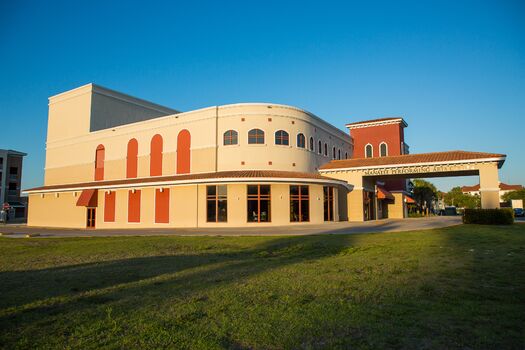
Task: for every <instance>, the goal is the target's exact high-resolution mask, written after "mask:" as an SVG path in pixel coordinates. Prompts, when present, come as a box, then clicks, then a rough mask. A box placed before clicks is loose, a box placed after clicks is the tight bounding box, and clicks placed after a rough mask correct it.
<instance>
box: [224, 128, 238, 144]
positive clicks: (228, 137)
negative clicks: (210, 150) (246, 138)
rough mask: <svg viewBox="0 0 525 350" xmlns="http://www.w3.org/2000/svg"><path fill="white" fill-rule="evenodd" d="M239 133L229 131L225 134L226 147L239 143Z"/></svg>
mask: <svg viewBox="0 0 525 350" xmlns="http://www.w3.org/2000/svg"><path fill="white" fill-rule="evenodd" d="M237 136H238V135H237V131H235V130H228V131H226V132H225V133H224V138H223V139H224V145H225V146H228V145H236V144H237V143H238V138H237Z"/></svg>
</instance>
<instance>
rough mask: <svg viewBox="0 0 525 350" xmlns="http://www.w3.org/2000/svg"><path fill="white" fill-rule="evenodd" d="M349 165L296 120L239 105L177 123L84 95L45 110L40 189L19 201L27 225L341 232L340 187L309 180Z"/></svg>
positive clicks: (152, 108) (292, 111)
mask: <svg viewBox="0 0 525 350" xmlns="http://www.w3.org/2000/svg"><path fill="white" fill-rule="evenodd" d="M351 155H352V143H351V138H350V136H349V135H348V134H346V133H344V132H343V131H341V130H339V129H337V128H335V127H334V126H332V125H330V124H329V123H327V122H325V121H323V120H322V119H320V118H319V117H317V116H315V115H313V114H311V113H309V112H306V111H304V110H301V109H299V108H295V107H290V106H284V105H277V104H268V103H243V104H232V105H225V106H214V107H209V108H203V109H199V110H195V111H190V112H184V113H181V112H178V111H176V110H172V109H168V108H165V107H162V106H159V105H155V104H152V103H150V102H147V101H144V100H140V99H137V98H134V97H131V96H128V95H125V94H121V93H118V92H116V91H112V90H109V89H105V88H102V87H100V86H96V85H93V84H89V85H86V86H83V87H80V88H77V89H74V90H71V91H68V92H65V93H62V94H59V95H57V96H53V97H51V98H50V99H49V121H48V135H47V143H46V166H45V183H44V186H43V187H42V188H39V189H32V190H29V191H28V193H29V195H30V201H31V210H30V213H29V218H28V223H29V225H33V226H59V227H96V228H125V227H157V226H169V227H196V226H243V225H247V224H255V223H257V224H267V225H283V224H287V223H301V222H304V223H312V222H314V223H320V222H323V221H325V220H329V221H334V220H340V219H342V218H344V217H345V212H346V211H345V209H344V208H343V207H344V205H343V204H341V203H339V200H338V194H339V191H344V189H345V188H346V183H345V182H344V181H340V180H335V179H331V178H328V177H323V176H321V175H319V174H318V172H317V170H318V169H319V167H320V166H322V165H323V164H325V163H328V162H329V161H330V160H333V159H346V158H349V157H351ZM46 208H53V210H52V211H51V210H49V209H46Z"/></svg>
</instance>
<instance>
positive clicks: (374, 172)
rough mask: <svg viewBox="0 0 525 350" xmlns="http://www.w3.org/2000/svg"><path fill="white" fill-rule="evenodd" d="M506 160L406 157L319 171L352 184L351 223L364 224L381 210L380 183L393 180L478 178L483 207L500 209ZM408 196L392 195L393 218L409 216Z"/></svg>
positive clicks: (347, 162) (468, 155) (337, 164)
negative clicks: (500, 180)
mask: <svg viewBox="0 0 525 350" xmlns="http://www.w3.org/2000/svg"><path fill="white" fill-rule="evenodd" d="M505 158H506V155H504V154H497V153H482V152H467V151H449V152H434V153H420V154H405V155H400V156H387V157H376V158H354V159H344V160H333V161H331V162H329V163H327V164H325V165H323V166H321V168H320V169H319V172H320V173H321V175H324V176H328V177H332V178H334V179H339V180H344V181H346V182H348V183H349V184H350V185H351V187H352V189H351V190H350V191H349V192H348V193H347V213H348V220H349V221H364V220H367V219H370V217H377V215H375V216H373V215H370V210H374V209H375V210H377V208H378V205H377V199H378V195H377V193H378V184H379V183H381V181H385V180H390V179H411V178H429V177H449V176H468V175H475V176H479V181H480V194H481V207H482V208H499V176H498V169H500V168H501V167H502V165H503V163H504V162H505ZM407 194H408V193H407V192H404V191H401V192H396V193H392V195H393V197H394V200H392V201H390V203H388V204H387V206H388V209H387V210H388V214H389V217H390V218H404V217H406V216H407V214H406V200H407V197H408V196H407ZM383 195H384V194H383ZM369 203H375V205H370V204H369ZM370 208H374V209H370Z"/></svg>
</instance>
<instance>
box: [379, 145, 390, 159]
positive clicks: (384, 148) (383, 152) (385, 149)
mask: <svg viewBox="0 0 525 350" xmlns="http://www.w3.org/2000/svg"><path fill="white" fill-rule="evenodd" d="M379 156H380V157H386V156H388V145H387V144H386V143H385V142H381V144H380V145H379Z"/></svg>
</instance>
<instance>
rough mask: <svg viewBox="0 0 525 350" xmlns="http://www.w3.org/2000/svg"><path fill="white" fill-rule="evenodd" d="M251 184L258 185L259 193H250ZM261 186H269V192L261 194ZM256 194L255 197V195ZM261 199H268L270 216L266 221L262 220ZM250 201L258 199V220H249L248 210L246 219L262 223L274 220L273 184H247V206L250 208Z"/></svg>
mask: <svg viewBox="0 0 525 350" xmlns="http://www.w3.org/2000/svg"><path fill="white" fill-rule="evenodd" d="M250 186H257V194H256V195H250V194H249V193H250V191H249V188H250ZM261 186H268V188H269V191H268V194H267V195H261ZM254 196H255V197H254ZM261 200H266V201H268V218H267V220H265V221H261ZM250 201H256V202H257V221H250V220H249V218H250V217H249V213H248V211H247V212H246V215H247V217H246V221H247V222H248V223H261V222H272V186H271V185H265V184H263V185H261V184H256V185H253V184H252V185H246V208H247V209H248V208H249V207H250V206H249V202H250Z"/></svg>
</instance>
